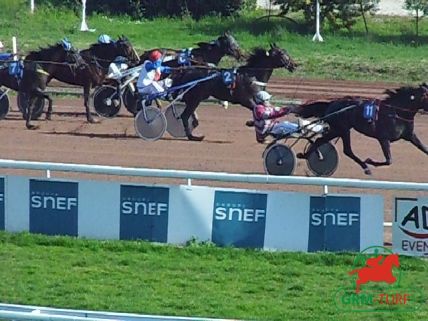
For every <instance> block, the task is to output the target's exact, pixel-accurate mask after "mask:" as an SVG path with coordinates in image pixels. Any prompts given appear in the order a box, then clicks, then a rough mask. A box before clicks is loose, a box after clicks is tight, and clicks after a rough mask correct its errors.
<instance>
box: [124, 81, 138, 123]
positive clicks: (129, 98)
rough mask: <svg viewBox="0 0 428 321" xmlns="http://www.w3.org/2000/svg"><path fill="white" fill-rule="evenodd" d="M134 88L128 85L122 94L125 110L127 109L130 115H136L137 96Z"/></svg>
mask: <svg viewBox="0 0 428 321" xmlns="http://www.w3.org/2000/svg"><path fill="white" fill-rule="evenodd" d="M133 90H134V89H133V88H132V89H131V88H130V86H129V85H128V86H127V87H126V88H125V90H124V91H123V94H122V99H123V104H124V105H125V108H126V110H128V111H129V112H130V113H131V114H132V115H134V116H135V115H137V113H138V107H137V98H136V96H135V91H133Z"/></svg>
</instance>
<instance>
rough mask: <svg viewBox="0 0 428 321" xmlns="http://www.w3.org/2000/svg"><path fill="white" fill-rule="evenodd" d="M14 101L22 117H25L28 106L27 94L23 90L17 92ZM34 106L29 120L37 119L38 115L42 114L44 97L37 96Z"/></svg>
mask: <svg viewBox="0 0 428 321" xmlns="http://www.w3.org/2000/svg"><path fill="white" fill-rule="evenodd" d="M16 100H17V101H16V102H17V105H18V108H19V111H20V112H21V113H22V117H23V118H24V119H26V118H27V109H28V108H27V107H28V99H27V94H25V93H23V92H18V96H17V97H16ZM35 104H36V106H35V108H34V110H33V114H32V115H31V120H36V119H39V118H40V116H41V115H42V114H43V110H44V108H45V99H44V98H42V97H37V98H36V102H35Z"/></svg>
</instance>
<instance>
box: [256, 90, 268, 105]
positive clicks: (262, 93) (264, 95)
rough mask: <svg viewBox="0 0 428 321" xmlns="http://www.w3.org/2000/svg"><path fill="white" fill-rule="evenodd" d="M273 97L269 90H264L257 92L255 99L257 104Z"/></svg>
mask: <svg viewBox="0 0 428 321" xmlns="http://www.w3.org/2000/svg"><path fill="white" fill-rule="evenodd" d="M271 97H272V95H271V94H269V93H268V92H267V91H264V90H262V91H259V92H258V93H257V94H256V97H255V101H256V103H257V104H263V103H264V102H265V101H268V100H269V99H271Z"/></svg>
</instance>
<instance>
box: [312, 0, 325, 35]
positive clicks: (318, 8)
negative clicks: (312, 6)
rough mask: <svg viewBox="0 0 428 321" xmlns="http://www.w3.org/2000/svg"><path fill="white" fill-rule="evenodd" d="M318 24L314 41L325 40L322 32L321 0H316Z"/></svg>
mask: <svg viewBox="0 0 428 321" xmlns="http://www.w3.org/2000/svg"><path fill="white" fill-rule="evenodd" d="M316 2H317V3H316V26H315V35H314V37H313V38H312V41H320V42H322V41H324V39H323V38H322V37H321V33H320V1H319V0H316Z"/></svg>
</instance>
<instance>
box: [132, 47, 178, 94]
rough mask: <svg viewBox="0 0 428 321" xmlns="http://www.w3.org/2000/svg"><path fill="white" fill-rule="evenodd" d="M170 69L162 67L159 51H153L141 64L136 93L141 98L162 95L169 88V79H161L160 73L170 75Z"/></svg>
mask: <svg viewBox="0 0 428 321" xmlns="http://www.w3.org/2000/svg"><path fill="white" fill-rule="evenodd" d="M170 72H171V68H170V67H167V66H162V54H161V52H160V51H159V50H153V51H152V52H151V53H150V55H149V59H148V60H146V61H145V62H144V63H143V67H142V68H141V72H140V76H139V77H138V81H137V89H138V93H139V94H140V95H142V96H148V95H156V94H158V93H163V92H164V91H165V89H166V88H167V87H170V86H171V79H164V80H160V79H161V75H162V73H166V74H168V73H170Z"/></svg>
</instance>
